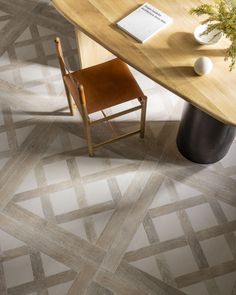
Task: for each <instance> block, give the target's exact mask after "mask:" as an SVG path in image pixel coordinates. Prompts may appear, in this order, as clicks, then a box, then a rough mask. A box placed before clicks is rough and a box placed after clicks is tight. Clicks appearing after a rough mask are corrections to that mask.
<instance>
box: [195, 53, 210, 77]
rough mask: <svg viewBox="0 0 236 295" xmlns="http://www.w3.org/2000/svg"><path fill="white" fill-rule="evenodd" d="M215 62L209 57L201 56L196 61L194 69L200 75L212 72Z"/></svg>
mask: <svg viewBox="0 0 236 295" xmlns="http://www.w3.org/2000/svg"><path fill="white" fill-rule="evenodd" d="M212 68H213V63H212V61H211V59H210V58H209V57H206V56H202V57H199V58H198V59H197V60H196V61H195V63H194V71H195V72H196V73H197V74H198V75H199V76H202V75H206V74H209V73H210V72H211V70H212Z"/></svg>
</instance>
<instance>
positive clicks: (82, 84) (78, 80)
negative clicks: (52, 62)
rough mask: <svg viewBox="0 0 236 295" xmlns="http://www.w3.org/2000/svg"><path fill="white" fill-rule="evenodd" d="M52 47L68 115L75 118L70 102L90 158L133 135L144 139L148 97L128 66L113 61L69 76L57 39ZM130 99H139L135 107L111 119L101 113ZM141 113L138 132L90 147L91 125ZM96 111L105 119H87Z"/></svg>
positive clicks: (114, 115)
mask: <svg viewBox="0 0 236 295" xmlns="http://www.w3.org/2000/svg"><path fill="white" fill-rule="evenodd" d="M55 44H56V51H57V55H58V59H59V63H60V68H61V73H62V77H63V81H64V86H65V91H66V95H67V99H68V104H69V107H70V112H71V114H72V115H73V114H74V110H73V102H72V99H73V100H74V102H75V104H76V106H77V107H78V110H79V112H80V114H81V116H82V119H83V122H84V126H85V130H86V138H87V142H88V151H89V155H90V156H93V155H94V149H96V148H98V147H100V146H103V145H105V144H107V143H111V142H114V141H116V140H118V139H121V138H125V137H127V136H130V135H133V134H137V133H140V137H141V138H143V137H144V131H145V120H146V104H147V97H146V96H145V95H144V94H143V92H142V90H141V89H140V87H139V85H138V83H137V82H136V80H135V79H134V77H133V75H132V74H131V72H130V70H129V68H128V66H127V65H126V64H125V63H124V62H122V61H121V60H119V59H118V58H115V59H113V60H111V61H107V62H105V63H101V64H99V65H95V66H92V67H89V68H85V69H82V70H78V71H75V72H70V71H69V70H68V67H67V66H66V63H65V60H64V56H63V52H62V47H61V42H60V39H59V38H56V39H55ZM133 99H138V101H139V105H138V106H136V107H133V108H130V109H127V110H124V111H121V112H118V113H116V114H113V115H110V116H106V115H105V113H104V109H106V108H110V107H113V106H116V105H119V104H121V103H123V102H127V101H130V100H133ZM140 109H141V124H140V128H139V129H138V130H135V131H133V132H130V133H126V134H123V135H120V136H117V137H115V138H112V139H110V140H108V141H105V142H102V143H99V144H93V143H92V138H91V126H92V125H94V124H97V123H101V122H104V121H108V120H111V119H114V118H116V117H119V116H122V115H125V114H127V113H130V112H134V111H137V110H140ZM98 111H101V112H102V114H103V115H104V118H102V119H99V120H94V121H91V120H90V118H89V115H90V114H92V113H94V112H98Z"/></svg>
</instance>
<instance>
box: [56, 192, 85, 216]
mask: <svg viewBox="0 0 236 295" xmlns="http://www.w3.org/2000/svg"><path fill="white" fill-rule="evenodd" d="M50 199H51V203H52V208H53V211H54V214H55V215H58V214H63V213H66V212H70V211H74V210H76V209H78V208H79V207H78V202H77V198H76V194H75V191H74V189H73V188H70V189H67V190H64V191H60V192H55V193H52V194H50Z"/></svg>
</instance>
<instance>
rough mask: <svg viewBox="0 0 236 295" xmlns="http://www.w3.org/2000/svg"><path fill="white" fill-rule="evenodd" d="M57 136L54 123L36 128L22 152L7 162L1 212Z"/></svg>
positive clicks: (1, 175) (0, 179)
mask: <svg viewBox="0 0 236 295" xmlns="http://www.w3.org/2000/svg"><path fill="white" fill-rule="evenodd" d="M45 125H46V126H45ZM55 135H56V132H55V128H54V125H53V123H48V124H41V125H39V126H36V127H35V128H34V129H33V131H32V132H31V133H30V135H29V136H28V138H27V139H26V140H25V142H24V143H23V144H22V148H21V150H20V151H19V152H18V153H16V154H15V155H14V156H13V157H12V158H11V159H10V160H8V161H7V163H6V164H5V167H6V168H5V169H2V171H1V172H0V196H1V199H0V210H2V209H3V208H4V207H5V206H6V205H7V204H8V202H9V201H11V199H12V198H13V195H14V193H15V191H16V189H17V187H18V186H19V185H20V183H21V182H22V181H23V179H24V177H25V176H26V175H27V173H28V172H29V171H30V170H31V169H32V168H33V167H34V165H35V164H36V163H38V162H39V160H40V158H41V157H42V155H43V154H44V152H45V151H46V149H47V147H48V144H49V143H50V142H51V141H52V140H53V139H54V136H55Z"/></svg>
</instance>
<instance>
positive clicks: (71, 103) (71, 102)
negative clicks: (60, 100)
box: [64, 83, 75, 116]
mask: <svg viewBox="0 0 236 295" xmlns="http://www.w3.org/2000/svg"><path fill="white" fill-rule="evenodd" d="M64 86H65V91H66V97H67V101H68V105H69V108H70V114H71V116H74V115H75V110H74V108H73V99H72V97H71V95H70V92H69V90H68V88H67V86H66V84H65V83H64Z"/></svg>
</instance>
